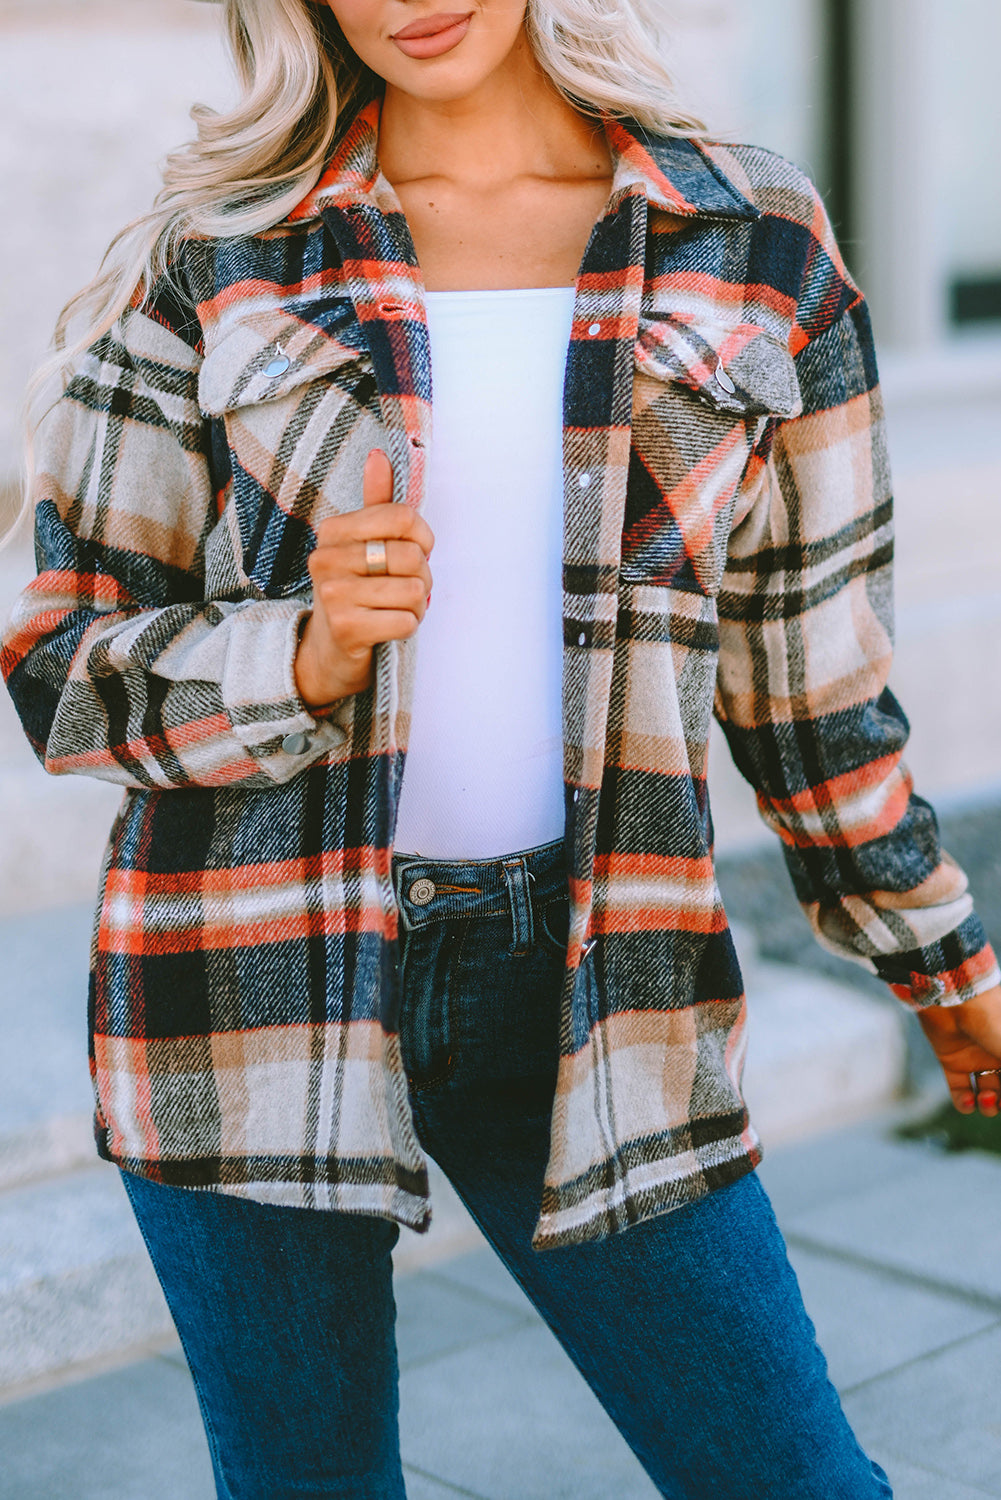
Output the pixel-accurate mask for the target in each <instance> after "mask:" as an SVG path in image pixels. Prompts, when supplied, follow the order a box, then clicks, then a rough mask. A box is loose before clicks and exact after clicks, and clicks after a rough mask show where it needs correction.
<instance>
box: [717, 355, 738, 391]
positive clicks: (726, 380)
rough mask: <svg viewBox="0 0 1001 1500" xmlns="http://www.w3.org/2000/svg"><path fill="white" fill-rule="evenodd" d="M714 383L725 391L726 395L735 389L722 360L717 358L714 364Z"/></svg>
mask: <svg viewBox="0 0 1001 1500" xmlns="http://www.w3.org/2000/svg"><path fill="white" fill-rule="evenodd" d="M716 384H717V385H718V386H719V387H720V388H721V389H722V390H724V391H726V393H727V395H729V396H732V395H734V393H735V392H736V389H737V387H736V386H735V385H734V383H733V381H732V380H731V379H730V377H729V375H728V374H727V373H726V371H725V370H724V368H723V361H722V360H719V361H718V363H717V365H716Z"/></svg>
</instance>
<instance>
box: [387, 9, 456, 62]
mask: <svg viewBox="0 0 1001 1500" xmlns="http://www.w3.org/2000/svg"><path fill="white" fill-rule="evenodd" d="M472 19H473V18H472V16H464V17H463V18H462V20H461V21H456V23H455V25H454V26H446V27H445V30H444V31H436V32H435V33H434V35H433V36H412V37H409V38H408V37H398V36H394V37H393V41H394V42H395V43H396V45H397V46H398V47H399V49H400V51H401V52H404V53H405V54H406V55H407V57H441V56H442V54H443V53H445V52H451V50H452V48H453V47H457V46H458V45H459V43H460V42H461V41H462V38H463V37H464V36H465V34H466V32H467V31H468V30H469V23H470V21H471V20H472Z"/></svg>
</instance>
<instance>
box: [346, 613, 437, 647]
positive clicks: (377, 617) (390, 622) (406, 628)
mask: <svg viewBox="0 0 1001 1500" xmlns="http://www.w3.org/2000/svg"><path fill="white" fill-rule="evenodd" d="M420 623H421V622H420V620H419V619H418V618H417V616H416V614H415V613H414V612H413V610H410V609H366V610H356V611H354V613H353V614H352V616H351V618H350V619H349V620H346V621H340V620H339V619H338V617H336V616H335V617H334V618H333V620H332V621H331V627H332V629H333V633H334V636H335V638H336V639H337V641H338V645H339V646H340V648H341V650H342V651H344V652H345V653H346V654H348V655H350V654H352V653H360V652H364V651H370V650H371V649H372V647H373V646H378V645H380V644H381V643H382V642H383V641H401V640H407V639H408V638H409V637H410V636H412V635H414V634H416V632H417V631H418V630H419V629H420Z"/></svg>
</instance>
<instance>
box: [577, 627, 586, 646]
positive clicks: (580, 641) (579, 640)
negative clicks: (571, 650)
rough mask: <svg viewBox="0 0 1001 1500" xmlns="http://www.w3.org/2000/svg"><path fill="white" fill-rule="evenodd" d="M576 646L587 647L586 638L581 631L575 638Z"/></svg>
mask: <svg viewBox="0 0 1001 1500" xmlns="http://www.w3.org/2000/svg"><path fill="white" fill-rule="evenodd" d="M577 644H578V646H585V645H587V636H586V635H585V633H584V631H583V630H582V631H581V633H580V635H579V636H578V637H577Z"/></svg>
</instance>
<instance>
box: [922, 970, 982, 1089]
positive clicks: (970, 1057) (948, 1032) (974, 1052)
mask: <svg viewBox="0 0 1001 1500" xmlns="http://www.w3.org/2000/svg"><path fill="white" fill-rule="evenodd" d="M917 1015H918V1020H919V1021H920V1022H921V1026H922V1029H923V1031H924V1034H925V1036H926V1037H927V1038H928V1040H929V1042H930V1043H931V1045H932V1048H933V1050H934V1052H935V1056H936V1057H937V1058H938V1060H939V1063H940V1065H941V1068H942V1072H943V1073H944V1074H945V1080H946V1083H947V1084H948V1085H949V1093H950V1094H951V1095H952V1102H953V1104H954V1105H955V1106H956V1108H957V1109H958V1110H959V1112H960V1114H961V1115H971V1114H973V1113H974V1111H975V1110H977V1109H979V1111H980V1113H981V1114H982V1115H988V1116H993V1115H996V1114H997V1113H998V1108H999V1098H1001V987H995V988H994V989H992V990H986V991H985V992H984V993H983V994H982V995H977V996H976V997H975V998H974V999H973V1000H965V1001H964V1002H963V1004H962V1005H949V1006H927V1007H926V1008H925V1009H924V1010H919V1011H918V1013H917ZM985 1070H989V1071H991V1072H992V1073H996V1074H997V1075H998V1076H997V1077H994V1078H982V1079H980V1080H979V1083H980V1085H981V1086H980V1088H979V1089H978V1090H977V1091H976V1093H974V1091H973V1089H971V1087H970V1074H971V1073H982V1072H984V1071H985Z"/></svg>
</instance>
